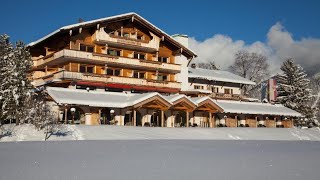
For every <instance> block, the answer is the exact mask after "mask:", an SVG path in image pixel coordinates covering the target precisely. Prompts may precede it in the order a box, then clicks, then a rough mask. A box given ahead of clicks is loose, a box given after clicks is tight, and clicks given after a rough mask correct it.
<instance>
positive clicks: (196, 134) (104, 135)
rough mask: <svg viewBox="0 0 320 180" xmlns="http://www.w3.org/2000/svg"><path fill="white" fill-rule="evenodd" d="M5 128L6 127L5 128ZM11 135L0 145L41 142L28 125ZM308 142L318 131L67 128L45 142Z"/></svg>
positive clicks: (317, 138)
mask: <svg viewBox="0 0 320 180" xmlns="http://www.w3.org/2000/svg"><path fill="white" fill-rule="evenodd" d="M6 128H8V125H7V127H6ZM11 128H12V129H13V130H12V131H13V134H12V135H11V136H4V137H3V138H1V139H0V141H43V140H44V136H45V135H44V133H43V132H41V131H37V130H35V129H34V127H33V126H32V125H21V126H14V125H13V126H12V127H11ZM146 139H149V140H152V139H185V140H193V139H200V140H311V141H320V128H312V129H298V128H292V129H276V128H159V127H158V128H156V127H129V126H124V127H123V126H85V125H67V126H65V127H64V128H63V130H61V132H59V133H57V134H53V135H52V136H51V137H50V138H49V141H59V140H146Z"/></svg>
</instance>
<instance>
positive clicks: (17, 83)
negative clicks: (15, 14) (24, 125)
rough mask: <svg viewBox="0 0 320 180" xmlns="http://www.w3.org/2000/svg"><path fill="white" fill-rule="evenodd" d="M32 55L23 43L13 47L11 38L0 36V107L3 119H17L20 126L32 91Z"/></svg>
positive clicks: (0, 115)
mask: <svg viewBox="0 0 320 180" xmlns="http://www.w3.org/2000/svg"><path fill="white" fill-rule="evenodd" d="M31 67H32V60H31V56H30V53H29V52H28V50H27V49H26V47H25V45H24V44H23V43H22V42H17V43H16V44H15V46H13V45H12V44H11V43H10V41H9V36H7V35H1V36H0V83H1V87H0V105H1V114H0V118H1V119H8V118H10V119H15V120H16V123H17V124H18V123H19V122H20V121H23V119H24V118H25V114H26V111H25V104H26V102H27V101H29V99H30V92H31V89H32V85H31V81H30V70H31Z"/></svg>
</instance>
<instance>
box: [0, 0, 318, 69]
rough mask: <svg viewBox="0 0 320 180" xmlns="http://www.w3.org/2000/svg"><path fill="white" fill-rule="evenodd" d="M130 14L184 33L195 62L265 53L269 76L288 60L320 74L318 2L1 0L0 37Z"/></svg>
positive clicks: (29, 37)
mask: <svg viewBox="0 0 320 180" xmlns="http://www.w3.org/2000/svg"><path fill="white" fill-rule="evenodd" d="M127 12H136V13H138V14H140V15H141V16H143V17H144V18H146V19H147V20H149V21H150V22H151V23H153V24H154V25H156V26H158V27H159V28H160V29H162V30H164V31H165V32H167V33H168V34H176V33H180V34H187V35H188V36H189V38H190V41H189V47H190V48H191V49H193V50H194V51H195V52H196V53H197V54H198V58H197V59H196V60H195V61H202V62H206V61H212V60H214V61H215V62H216V64H217V65H218V66H219V67H221V68H222V69H227V68H228V66H230V65H231V64H232V63H233V61H234V53H235V52H237V51H238V50H243V49H245V50H249V51H254V52H259V53H262V54H264V55H266V56H267V57H268V59H269V61H270V64H271V70H272V72H278V71H279V67H280V65H281V63H282V62H283V61H284V59H286V58H289V57H292V58H294V59H295V61H296V62H297V63H299V64H301V65H302V67H304V68H305V69H306V70H307V71H308V72H309V73H310V74H314V73H316V72H319V71H320V54H319V53H320V23H319V19H320V1H319V0H268V1H263V0H259V1H256V0H241V1H239V0H221V1H214V0H211V1H210V0H208V1H205V0H203V1H201V0H198V1H191V0H184V1H182V0H181V1H178V0H175V1H174V0H170V1H169V0H162V1H151V0H102V1H97V0H90V1H80V0H68V1H66V0H55V1H46V0H39V1H36V0H28V1H23V0H2V1H1V11H0V20H1V23H0V34H3V33H6V34H8V35H9V36H10V37H11V40H12V41H13V42H14V41H17V40H22V41H24V42H25V43H30V42H32V41H35V40H37V39H39V38H41V37H43V36H45V35H47V34H48V33H50V32H52V31H54V30H56V29H58V28H59V27H61V26H65V25H69V24H73V23H77V21H78V19H79V18H82V19H84V20H92V19H97V18H102V17H107V16H112V15H117V14H122V13H127Z"/></svg>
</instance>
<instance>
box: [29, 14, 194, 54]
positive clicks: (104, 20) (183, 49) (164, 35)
mask: <svg viewBox="0 0 320 180" xmlns="http://www.w3.org/2000/svg"><path fill="white" fill-rule="evenodd" d="M127 19H130V20H131V21H135V22H138V23H139V24H141V25H143V26H144V27H146V28H148V29H149V30H150V31H151V32H152V33H154V34H155V35H157V36H159V37H161V38H162V40H163V41H167V42H168V43H169V44H171V45H172V46H174V47H176V48H177V49H180V50H181V53H182V54H183V55H185V56H186V57H187V58H188V59H192V58H194V57H197V54H196V53H195V52H193V51H192V50H190V49H189V48H187V47H185V46H183V45H182V44H180V43H179V42H177V41H176V40H174V39H173V38H172V37H171V36H170V35H168V34H167V33H165V32H164V31H162V30H161V29H159V28H158V27H156V26H155V25H153V24H152V23H150V22H149V21H147V20H146V19H144V18H143V17H142V16H140V15H138V14H137V13H133V12H131V13H126V14H120V15H116V16H110V17H106V18H101V19H96V20H91V21H86V22H82V23H77V24H72V25H68V26H64V27H62V28H60V29H58V30H56V31H54V32H52V33H50V34H48V35H46V36H44V37H43V38H40V39H38V40H37V41H34V42H31V43H29V44H28V45H27V46H28V47H33V46H36V45H38V44H39V43H41V42H43V41H45V40H47V39H49V38H53V37H55V36H56V35H58V34H63V33H69V31H70V30H77V29H79V28H90V27H97V25H98V24H99V25H101V26H102V25H103V24H107V23H112V22H117V21H123V20H127Z"/></svg>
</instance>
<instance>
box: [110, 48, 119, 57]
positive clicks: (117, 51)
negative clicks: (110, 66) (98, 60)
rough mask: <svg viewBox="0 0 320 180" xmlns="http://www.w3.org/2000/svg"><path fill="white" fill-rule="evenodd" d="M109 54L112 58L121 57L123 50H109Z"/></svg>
mask: <svg viewBox="0 0 320 180" xmlns="http://www.w3.org/2000/svg"><path fill="white" fill-rule="evenodd" d="M107 54H108V55H111V56H121V50H117V49H108V51H107Z"/></svg>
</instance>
